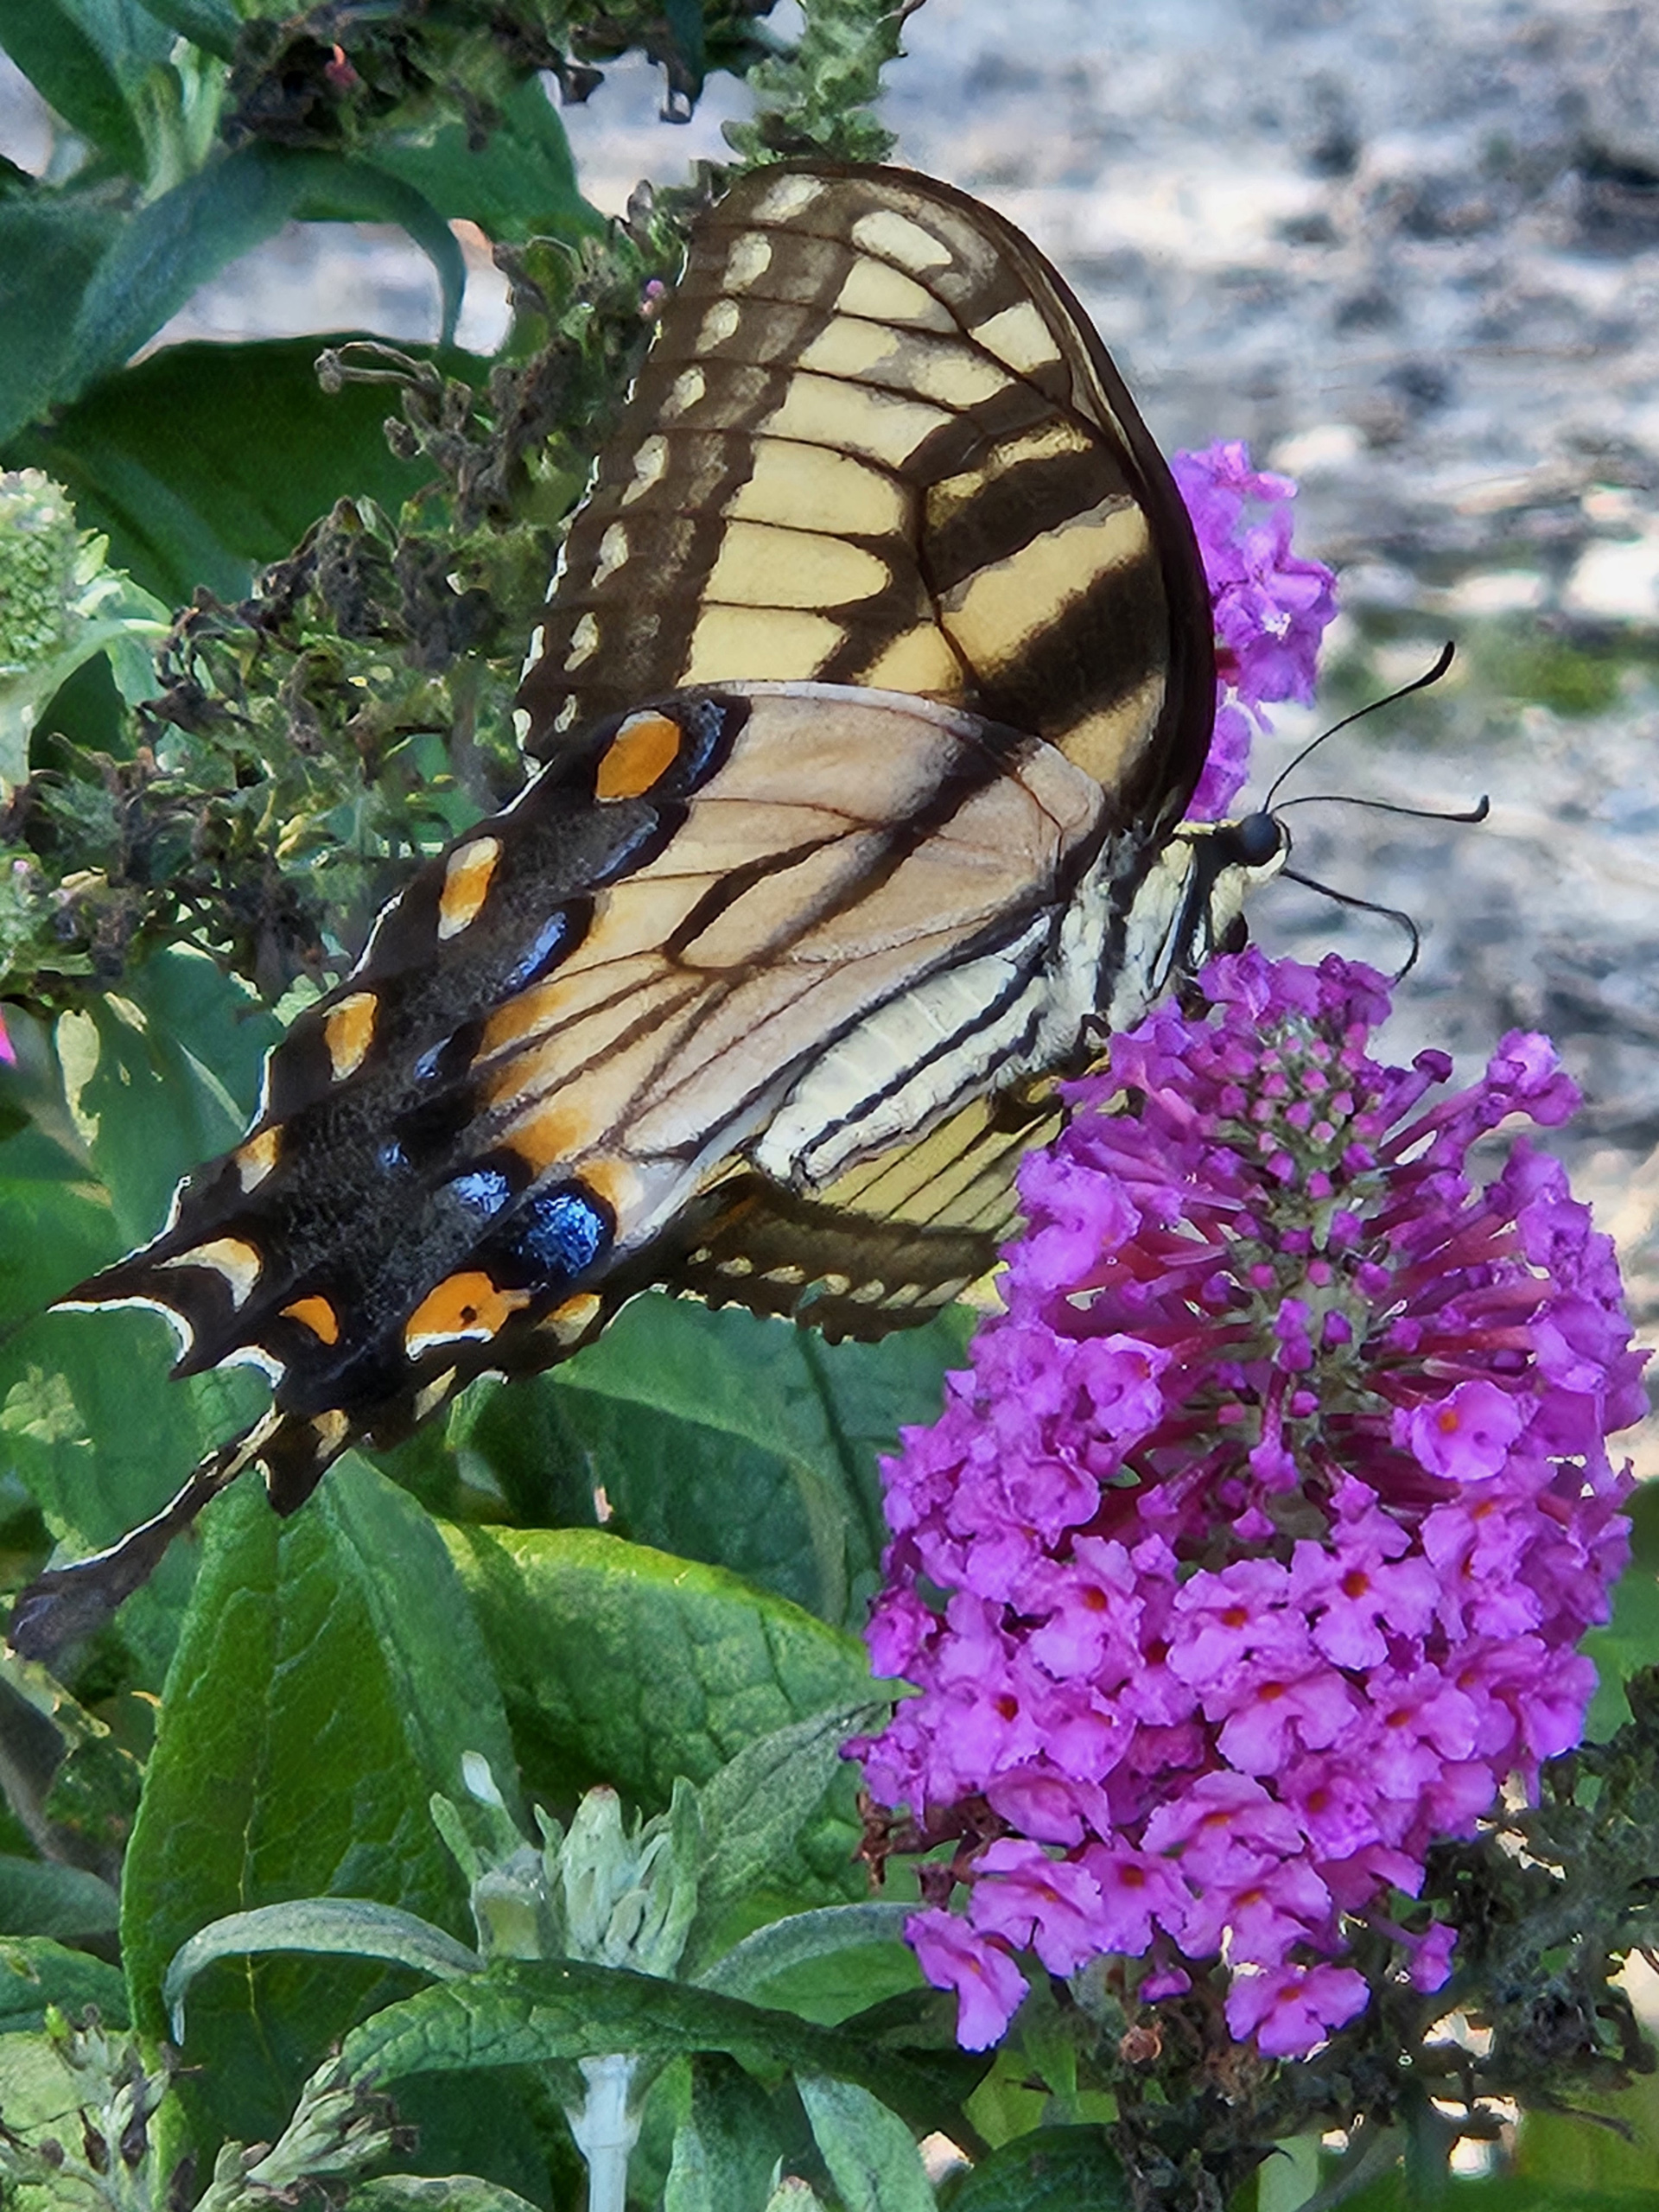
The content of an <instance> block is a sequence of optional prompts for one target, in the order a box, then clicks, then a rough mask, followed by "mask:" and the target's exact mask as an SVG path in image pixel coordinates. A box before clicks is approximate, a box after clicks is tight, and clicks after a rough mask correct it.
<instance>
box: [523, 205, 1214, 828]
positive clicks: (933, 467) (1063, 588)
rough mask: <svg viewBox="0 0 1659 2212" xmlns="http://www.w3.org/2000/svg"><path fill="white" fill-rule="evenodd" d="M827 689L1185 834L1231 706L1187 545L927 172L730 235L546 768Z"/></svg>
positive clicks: (651, 399) (1174, 518)
mask: <svg viewBox="0 0 1659 2212" xmlns="http://www.w3.org/2000/svg"><path fill="white" fill-rule="evenodd" d="M755 678H771V679H776V680H789V679H817V680H818V681H821V682H825V683H849V684H868V685H874V686H878V687H881V688H886V689H889V690H900V691H912V692H917V693H919V694H921V695H923V696H925V697H928V698H932V699H938V700H941V701H944V702H949V703H951V704H956V705H962V706H966V707H969V708H971V709H974V710H975V711H976V712H978V713H981V714H983V715H986V716H988V718H989V719H991V720H992V721H1000V722H1004V723H1007V725H1008V726H1009V727H1010V728H1014V729H1020V730H1026V731H1028V732H1030V733H1031V734H1033V736H1038V737H1042V738H1046V739H1047V740H1048V741H1050V742H1051V743H1052V744H1054V745H1057V746H1058V747H1061V748H1062V749H1063V750H1064V751H1065V753H1066V754H1067V755H1068V756H1069V757H1070V758H1071V760H1074V761H1076V762H1077V765H1078V766H1081V767H1083V768H1084V769H1086V770H1087V771H1088V772H1089V773H1090V775H1092V776H1093V777H1094V779H1095V780H1096V782H1097V783H1098V784H1099V785H1100V786H1101V788H1102V789H1103V791H1105V792H1106V794H1107V798H1108V802H1109V805H1110V806H1111V808H1112V810H1113V812H1114V815H1115V817H1116V819H1117V820H1118V821H1120V822H1124V823H1128V822H1135V823H1140V824H1141V825H1142V827H1143V828H1144V829H1148V830H1150V829H1154V828H1157V829H1166V828H1167V827H1168V826H1169V825H1171V824H1173V823H1174V822H1176V821H1177V820H1179V817H1180V816H1181V814H1182V813H1183V812H1184V811H1185V806H1186V803H1187V800H1188V799H1189V798H1190V797H1191V795H1192V790H1193V787H1194V785H1196V783H1197V781H1198V776H1199V773H1200V772H1201V771H1202V769H1203V766H1204V760H1205V753H1206V752H1207V750H1208V747H1209V742H1210V735H1211V724H1212V721H1213V715H1214V709H1215V664H1214V649H1213V639H1212V634H1211V620H1210V601H1209V594H1208V592H1207V590H1206V588H1205V581H1204V572H1203V569H1202V566H1201V564H1200V562H1199V558H1198V549H1197V546H1196V543H1195V542H1194V539H1193V535H1192V525H1191V524H1190V522H1189V521H1188V519H1187V515H1186V511H1185V507H1184V505H1182V502H1181V499H1180V496H1179V493H1178V492H1177V490H1176V488H1175V485H1174V483H1173V480H1172V479H1171V476H1170V474H1169V471H1168V469H1167V467H1166V465H1165V463H1164V461H1163V459H1162V457H1161V455H1160V454H1159V452H1158V449H1157V447H1156V446H1155V444H1154V442H1153V440H1152V438H1151V436H1150V435H1149V433H1148V432H1147V429H1146V426H1145V424H1144V423H1142V422H1141V417H1140V416H1139V415H1138V414H1137V413H1136V411H1135V404H1134V402H1133V401H1132V400H1131V399H1130V397H1129V395H1128V391H1127V390H1126V389H1125V387H1124V385H1123V382H1122V378H1120V377H1119V375H1118V373H1117V372H1116V369H1115V368H1114V367H1113V365H1112V363H1111V360H1110V359H1109V356H1108V354H1107V353H1106V349H1105V347H1104V346H1103V345H1102V344H1101V342H1100V340H1099V338H1098V337H1097V336H1096V333H1095V331H1094V330H1093V328H1092V327H1091V326H1090V322H1089V320H1088V318H1087V316H1086V315H1084V312H1083V310H1082V308H1080V307H1079V306H1078V304H1077V301H1076V300H1075V299H1074V298H1073V297H1072V296H1071V292H1070V291H1069V290H1068V289H1066V286H1065V283H1064V282H1063V281H1062V280H1061V278H1060V277H1058V275H1057V273H1056V272H1055V270H1053V269H1052V268H1051V267H1050V265H1049V264H1048V263H1047V262H1046V260H1045V259H1044V257H1042V255H1041V254H1040V253H1039V252H1038V251H1037V250H1036V248H1035V247H1034V246H1033V245H1032V244H1031V242H1030V241H1029V239H1027V238H1023V237H1022V236H1021V235H1020V232H1018V231H1016V230H1015V229H1014V226H1013V225H1012V224H1010V223H1007V222H1006V221H1004V220H1003V219H1002V218H1001V216H999V215H998V214H996V213H995V212H994V211H993V210H992V209H990V208H988V207H983V206H982V205H981V204H980V203H979V202H978V201H976V200H969V199H968V198H967V197H966V196H965V195H964V194H961V193H958V192H954V191H952V190H951V189H950V188H949V187H948V186H946V185H942V184H938V183H935V182H934V181H932V180H931V179H929V178H926V177H923V176H918V175H915V174H913V173H912V172H911V171H908V170H902V169H888V168H829V169H826V168H796V167H785V168H772V169H763V170H760V171H757V172H756V173H754V174H753V175H749V176H747V177H744V178H742V179H741V180H740V181H739V182H738V183H737V184H736V185H734V188H732V190H731V191H730V192H729V193H728V194H727V195H726V197H725V198H724V199H723V200H721V201H720V202H719V203H718V205H717V206H716V207H714V208H713V209H712V210H711V211H710V213H709V214H708V215H707V216H706V217H705V218H704V219H703V220H702V223H701V225H700V226H699V227H698V229H697V231H696V235H695V236H694V238H693V239H692V242H691V247H690V256H689V258H688V261H687V264H686V268H685V272H684V275H683V278H682V279H681V282H680V283H679V285H678V287H677V289H676V291H675V293H674V296H673V297H672V299H671V301H670V302H669V304H668V307H667V308H666V311H665V312H664V315H663V318H662V322H661V326H660V327H659V329H658V334H657V337H656V339H655V341H654V342H653V345H652V350H651V353H650V354H649V355H648V357H647V359H646V361H645V368H644V370H643V372H642V373H641V375H640V377H639V382H638V385H637V386H636V388H635V390H634V392H633V395H632V398H631V400H630V402H629V404H628V406H627V408H626V412H625V414H624V416H623V417H622V420H621V423H620V426H619V428H618V429H617V431H616V434H615V435H614V436H613V438H612V439H611V440H610V442H608V444H607V447H606V449H605V451H604V453H603V454H602V455H601V459H600V461H599V465H598V467H597V469H596V472H595V475H594V483H593V486H592V488H591V490H590V492H589V493H588V499H587V500H586V502H585V504H584V505H583V507H582V511H581V512H580V513H579V514H578V516H577V517H576V519H575V523H574V524H573V525H572V528H571V531H570V534H569V540H568V543H567V544H566V547H565V550H564V553H563V559H562V562H561V564H560V570H559V574H558V575H557V577H556V580H555V584H554V588H553V592H552V596H551V599H550V603H549V605H548V607H547V610H546V613H545V616H544V618H543V622H542V625H541V627H540V630H539V631H538V632H537V639H536V640H535V642H534V644H533V645H532V649H531V664H530V665H529V668H528V671H527V673H526V676H525V678H524V686H523V690H522V692H521V694H520V702H521V707H522V709H523V710H524V716H525V717H526V718H527V719H526V721H525V724H524V729H525V736H524V742H525V746H526V748H527V750H528V751H529V752H530V753H531V754H532V755H533V756H534V757H536V758H537V759H551V758H554V757H556V754H557V753H558V750H559V747H560V744H561V742H562V739H563V734H564V733H565V732H567V731H569V730H572V729H575V728H580V727H581V726H582V724H583V723H585V722H586V721H589V720H591V719H592V718H593V717H594V715H607V714H613V713H619V712H621V711H622V710H624V709H626V708H627V707H628V706H629V705H630V704H632V702H634V701H636V700H639V699H641V698H649V697H652V696H657V695H658V694H660V693H662V692H664V691H668V690H673V689H675V688H676V687H677V686H679V685H682V684H690V683H724V682H731V681H748V680H753V679H755Z"/></svg>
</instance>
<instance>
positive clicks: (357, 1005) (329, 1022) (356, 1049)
mask: <svg viewBox="0 0 1659 2212" xmlns="http://www.w3.org/2000/svg"><path fill="white" fill-rule="evenodd" d="M375 1010H376V1001H375V995H374V993H373V992H372V991H353V993H352V994H351V995H350V997H349V998H343V999H341V1001H340V1004H339V1005H338V1006H336V1007H331V1008H330V1009H329V1011H328V1013H327V1014H325V1015H324V1017H323V1023H322V1041H323V1043H324V1044H325V1045H326V1046H327V1047H328V1058H329V1061H330V1064H331V1065H332V1066H333V1068H334V1081H335V1082H336V1083H344V1081H345V1080H346V1077H347V1076H348V1075H355V1074H356V1072H357V1071H358V1069H359V1068H360V1067H361V1066H362V1065H363V1059H364V1055H365V1053H366V1052H367V1051H368V1049H369V1046H371V1045H372V1043H373V1042H374V1018H375Z"/></svg>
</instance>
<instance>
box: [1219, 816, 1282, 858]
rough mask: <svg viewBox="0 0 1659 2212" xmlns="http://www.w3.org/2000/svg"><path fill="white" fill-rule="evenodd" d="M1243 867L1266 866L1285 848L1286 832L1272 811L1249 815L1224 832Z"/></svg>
mask: <svg viewBox="0 0 1659 2212" xmlns="http://www.w3.org/2000/svg"><path fill="white" fill-rule="evenodd" d="M1222 835H1223V838H1224V842H1225V843H1226V844H1228V845H1229V846H1230V849H1231V851H1230V856H1231V857H1232V858H1233V859H1234V860H1236V861H1237V862H1238V864H1239V866H1240V867H1241V868H1265V867H1266V866H1267V864H1268V861H1272V860H1277V858H1278V857H1279V855H1280V854H1281V852H1282V851H1283V850H1284V849H1285V833H1284V830H1283V829H1282V828H1281V826H1280V823H1279V822H1278V820H1277V818H1276V817H1274V816H1273V815H1271V814H1247V815H1246V816H1245V817H1244V818H1243V821H1242V822H1235V823H1233V824H1232V825H1231V827H1230V829H1228V830H1226V831H1224V832H1223V833H1222Z"/></svg>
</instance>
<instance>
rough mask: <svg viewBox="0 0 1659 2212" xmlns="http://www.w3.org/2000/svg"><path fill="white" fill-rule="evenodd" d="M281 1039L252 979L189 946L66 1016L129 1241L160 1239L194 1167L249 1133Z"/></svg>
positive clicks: (72, 1090) (102, 1161) (93, 1143)
mask: <svg viewBox="0 0 1659 2212" xmlns="http://www.w3.org/2000/svg"><path fill="white" fill-rule="evenodd" d="M280 1034H281V1027H280V1025H279V1024H278V1023H277V1021H276V1020H275V1019H274V1018H273V1017H272V1016H271V1015H270V1014H269V1013H267V1012H266V1011H265V1009H264V1007H261V1006H260V1004H259V1002H258V1001H257V999H256V998H255V996H254V995H253V993H252V992H251V990H250V989H249V988H247V986H246V985H245V984H244V983H242V982H238V980H237V979H236V978H234V977H232V976H226V975H224V974H223V973H222V972H221V971H220V970H219V968H218V967H217V966H216V965H215V964H214V963H213V961H211V960H210V959H208V958H207V956H206V955H205V954H202V953H199V952H193V951H190V950H187V949H185V948H183V947H172V948H169V949H168V950H166V951H164V952H161V953H158V954H157V955H156V957H154V958H153V959H151V960H149V961H147V962H146V963H145V964H144V965H143V968H141V969H137V971H136V972H135V973H134V974H133V975H132V976H129V977H128V978H126V979H125V987H124V989H123V990H122V991H120V992H119V993H108V994H105V995H104V996H103V997H101V998H99V999H95V1000H94V1001H92V1005H91V1006H90V1007H88V1008H87V1010H86V1012H85V1013H79V1014H66V1015H65V1016H64V1017H63V1019H62V1020H61V1021H60V1023H59V1026H58V1048H59V1052H60V1057H61V1058H62V1061H63V1065H64V1075H65V1079H66V1083H67V1089H68V1093H69V1099H70V1104H71V1108H72V1109H73V1113H74V1116H75V1120H76V1122H77V1125H78V1126H79V1129H80V1131H81V1134H82V1135H83V1136H84V1137H85V1139H86V1147H87V1150H88V1152H89V1154H90V1155H91V1158H92V1165H93V1166H94V1167H95V1169H96V1170H97V1172H98V1174H99V1178H100V1179H101V1180H102V1182H103V1183H104V1185H105V1188H106V1189H107V1190H108V1192H109V1193H110V1198H111V1205H112V1206H113V1209H114V1214H115V1224H116V1228H117V1230H118V1233H119V1235H120V1236H121V1238H122V1239H123V1240H124V1242H125V1243H127V1244H129V1245H131V1244H137V1243H141V1242H142V1241H143V1239H144V1238H145V1237H148V1236H154V1235H155V1234H156V1230H158V1229H159V1228H160V1226H161V1224H162V1220H163V1219H164V1218H165V1217H166V1213H167V1209H168V1201H169V1199H170V1198H171V1197H172V1194H173V1190H174V1186H175V1184H176V1183H177V1182H178V1179H179V1178H180V1177H181V1175H182V1174H183V1173H185V1171H186V1169H187V1168H189V1167H192V1166H194V1165H195V1164H196V1163H197V1162H198V1161H199V1160H206V1159H211V1158H212V1156H213V1154H215V1153H218V1152H222V1151H224V1150H225V1149H226V1147H227V1146H229V1145H231V1144H233V1143H234V1142H235V1141H236V1140H237V1139H238V1137H239V1136H240V1135H241V1134H242V1131H243V1129H244V1128H245V1126H246V1123H247V1120H248V1117H249V1116H250V1114H251V1111H252V1108H253V1103H254V1100H255V1098H256V1097H257V1095H258V1087H259V1077H260V1071H261V1070H262V1068H263V1067H264V1057H265V1053H266V1052H267V1051H268V1050H269V1048H270V1046H271V1045H272V1044H274V1043H275V1041H276V1039H277V1037H278V1036H279V1035H280Z"/></svg>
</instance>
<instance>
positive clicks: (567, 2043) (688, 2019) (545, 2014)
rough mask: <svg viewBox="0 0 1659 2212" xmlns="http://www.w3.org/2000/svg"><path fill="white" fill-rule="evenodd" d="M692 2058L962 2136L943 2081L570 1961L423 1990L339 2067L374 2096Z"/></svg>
mask: <svg viewBox="0 0 1659 2212" xmlns="http://www.w3.org/2000/svg"><path fill="white" fill-rule="evenodd" d="M699 2050H723V2051H725V2052H726V2053H727V2054H728V2056H730V2057H733V2058H735V2059H736V2060H737V2061H738V2062H739V2063H740V2064H741V2065H743V2066H745V2067H747V2068H748V2069H750V2070H751V2071H753V2072H755V2073H758V2074H760V2075H762V2076H763V2077H769V2076H772V2075H775V2074H776V2073H777V2072H778V2071H779V2069H780V2068H784V2067H792V2068H794V2069H796V2070H798V2071H799V2072H803V2073H810V2074H824V2075H830V2076H832V2077H833V2078H835V2079H836V2080H838V2081H852V2082H860V2083H861V2084H862V2085H863V2086H865V2087H866V2088H870V2089H872V2090H873V2091H874V2092H875V2093H876V2094H879V2095H880V2096H881V2097H882V2098H883V2099H884V2100H885V2101H887V2102H888V2103H889V2104H890V2105H892V2106H893V2108H894V2109H895V2110H896V2111H899V2112H900V2113H903V2114H904V2116H905V2117H906V2119H907V2120H910V2121H911V2122H912V2125H913V2126H922V2127H935V2126H944V2125H945V2124H946V2123H947V2121H951V2122H954V2123H955V2124H957V2125H958V2126H960V2125H961V2121H960V2117H959V2114H958V2113H957V2111H956V2108H955V2106H954V2103H953V2101H951V2099H950V2097H949V2095H948V2094H947V2093H946V2092H945V2090H944V2088H942V2086H941V2083H942V2080H943V2078H944V2075H942V2073H941V2072H939V2071H938V2070H936V2069H934V2068H933V2067H932V2066H931V2065H930V2064H929V2063H927V2062H926V2060H925V2058H924V2057H920V2056H918V2055H916V2054H912V2053H909V2052H902V2051H898V2050H887V2049H883V2048H881V2047H880V2046H879V2045H874V2044H871V2043H870V2042H868V2040H867V2039H865V2038H863V2037H859V2036H855V2035H842V2034H841V2033H840V2032H839V2031H836V2030H835V2029H833V2028H816V2027H812V2026H810V2025H809V2024H808V2023H807V2022H806V2021H804V2020H798V2019H797V2018H795V2017H794V2015H793V2014H792V2013H789V2012H771V2011H768V2010H766V2008H764V2007H762V2006H760V2005H744V2004H741V2003H739V2002H738V2000H737V1999H734V1998H730V1997H719V1996H716V1995H715V1993H713V1992H712V1991H710V1990H702V1989H694V1988H689V1987H687V1986H685V1985H684V1984H683V1983H678V1982H668V1981H658V1980H653V1979H652V1978H651V1977H650V1976H649V1975H646V1974H630V1973H628V1972H626V1970H625V1969H623V1968H620V1967H595V1966H588V1965H584V1964H579V1963H577V1962H576V1961H572V1960H565V1961H561V1962H559V1963H558V1964H556V1965H555V1964H543V1963H539V1962H538V1963H531V1962H527V1961H512V1962H511V1963H510V1964H505V1965H499V1966H495V1967H491V1968H489V1969H488V1971H487V1972H486V1973H484V1974H479V1975H476V1976H474V1977H473V1978H471V1979H470V1980H465V1981H448V1982H443V1983H441V1984H439V1985H438V1986H435V1987H434V1988H431V1989H426V1990H423V1991H422V1992H421V1993H419V1994H418V1995H417V1996H415V1997H410V1998H405V1999H404V2001H403V2002H402V2003H401V2004H397V2005H388V2006H387V2007H386V2009H385V2011H384V2012H379V2013H377V2014H376V2016H375V2017H374V2018H372V2019H370V2020H366V2021H365V2022H364V2024H362V2026H360V2027H358V2028H354V2029H353V2031H352V2032H351V2033H350V2034H349V2035H348V2036H347V2037H346V2041H345V2044H344V2045H343V2047H342V2050H341V2053H340V2056H341V2063H342V2064H343V2065H344V2066H345V2068H346V2069H347V2071H348V2072H349V2073H351V2074H352V2075H353V2076H355V2077H357V2078H359V2079H360V2080H365V2081H367V2082H370V2083H372V2084H374V2085H376V2086H383V2085H385V2084H386V2083H389V2082H396V2081H400V2080H402V2079H403V2078H404V2076H405V2075H411V2074H424V2073H429V2072H433V2071H450V2070H453V2069H457V2068H459V2069H467V2070H471V2069H477V2068H481V2067H482V2068H487V2067H495V2066H516V2065H524V2064H535V2063H546V2062H547V2061H549V2060H550V2059H556V2058H598V2057H602V2056H606V2055H607V2053H610V2052H613V2051H629V2052H633V2053H636V2054H638V2055H639V2056H644V2057H656V2058H669V2057H675V2056H679V2055H680V2054H681V2053H683V2052H689V2051H699Z"/></svg>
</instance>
